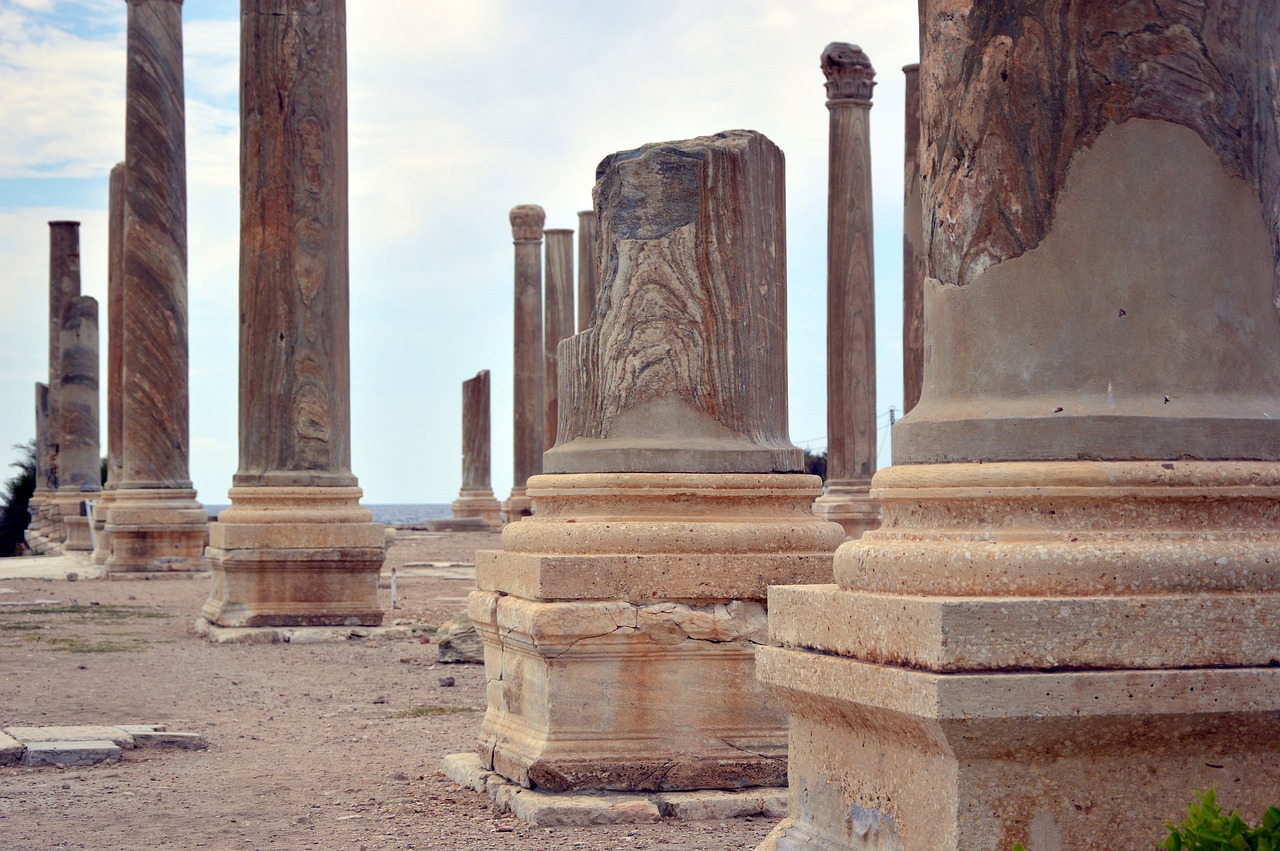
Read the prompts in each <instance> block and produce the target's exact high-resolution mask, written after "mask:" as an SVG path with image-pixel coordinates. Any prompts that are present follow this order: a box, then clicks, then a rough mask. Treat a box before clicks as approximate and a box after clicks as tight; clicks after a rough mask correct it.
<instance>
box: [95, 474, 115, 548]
mask: <svg viewBox="0 0 1280 851" xmlns="http://www.w3.org/2000/svg"><path fill="white" fill-rule="evenodd" d="M115 494H116V491H115V488H108V489H106V490H104V491H103V492H102V496H100V497H99V498H98V504H97V505H95V506H94V508H93V528H94V547H93V555H91V556H90V557H89V561H90V563H91V564H106V563H107V559H108V558H110V557H111V534H110V533H109V532H107V515H108V514H110V513H111V505H112V503H114V502H115Z"/></svg>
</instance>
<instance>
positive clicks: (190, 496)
mask: <svg viewBox="0 0 1280 851" xmlns="http://www.w3.org/2000/svg"><path fill="white" fill-rule="evenodd" d="M128 5H129V18H128V33H127V51H126V55H127V63H128V67H127V71H126V75H125V86H126V98H125V163H126V166H125V176H124V212H123V221H124V237H123V243H124V247H123V259H122V260H121V266H122V273H121V276H122V283H121V287H122V290H123V291H122V293H121V294H120V296H119V299H120V304H121V305H122V311H121V313H122V316H121V318H120V320H119V322H118V324H117V323H116V322H115V321H113V320H110V319H109V320H108V321H109V322H110V323H111V325H112V326H113V327H112V328H111V330H113V331H115V332H116V333H118V335H119V339H120V364H119V371H118V373H117V374H118V375H119V376H120V378H119V379H118V380H119V384H120V394H119V395H120V402H119V405H120V412H119V415H118V416H119V418H120V426H119V428H120V478H119V483H118V487H117V490H118V491H120V493H117V495H116V496H117V498H116V499H115V500H113V502H112V504H111V506H110V508H109V509H108V514H107V520H106V523H107V526H108V527H111V529H110V533H111V535H112V551H111V555H110V557H109V558H108V560H107V566H108V570H113V571H130V572H146V571H174V570H199V569H202V568H203V567H204V561H203V553H204V543H205V538H206V536H207V534H208V516H207V515H206V514H205V511H204V508H203V507H202V506H201V505H200V503H199V502H197V501H196V499H195V491H194V490H193V489H192V487H191V474H190V467H189V464H190V457H189V455H190V451H191V434H190V422H189V417H190V401H189V391H188V386H189V384H188V382H189V375H188V372H189V368H188V343H187V166H186V108H185V101H184V84H183V66H182V3H181V0H128ZM108 298H109V295H108ZM108 416H109V417H110V413H108ZM125 491H127V492H128V493H124V492H125Z"/></svg>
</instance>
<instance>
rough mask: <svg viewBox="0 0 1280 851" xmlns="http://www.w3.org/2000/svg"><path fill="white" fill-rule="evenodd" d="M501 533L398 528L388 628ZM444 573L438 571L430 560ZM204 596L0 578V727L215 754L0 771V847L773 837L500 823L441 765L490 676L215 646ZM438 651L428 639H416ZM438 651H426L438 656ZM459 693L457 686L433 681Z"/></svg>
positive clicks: (431, 614) (186, 590)
mask: <svg viewBox="0 0 1280 851" xmlns="http://www.w3.org/2000/svg"><path fill="white" fill-rule="evenodd" d="M498 546H499V541H498V535H497V534H496V533H451V534H445V535H431V534H428V533H425V532H420V531H408V530H401V531H400V533H399V536H398V537H397V540H396V542H395V544H394V545H393V546H392V548H391V549H390V551H389V552H388V559H387V565H386V567H385V568H384V576H383V580H384V581H383V583H382V584H383V586H384V588H383V590H382V592H381V593H382V595H383V596H384V602H386V603H389V600H390V590H389V582H388V581H387V580H388V578H389V571H390V569H391V568H392V567H396V568H397V597H398V600H397V609H396V611H395V612H394V613H393V615H392V616H391V617H389V618H388V622H392V621H393V620H395V619H403V620H407V621H410V622H412V623H414V624H419V625H422V624H438V623H440V622H441V621H442V620H444V619H445V618H446V617H448V616H449V615H450V614H453V613H455V612H457V611H459V610H460V609H461V608H462V607H463V602H462V601H463V600H464V599H465V597H466V595H467V592H468V591H469V590H470V587H471V585H472V584H473V583H472V580H471V579H470V578H468V577H467V575H466V574H467V573H468V572H467V571H465V570H460V569H459V568H457V567H447V566H444V565H440V564H439V563H447V562H464V563H471V562H474V554H475V551H476V550H477V549H496V548H497V547H498ZM432 562H434V563H437V565H436V566H432V565H431V564H430V563H432ZM207 592H208V580H207V579H203V578H201V579H172V580H154V581H145V580H129V581H111V582H101V581H99V582H88V581H80V582H66V581H53V582H49V581H41V580H13V579H11V580H3V581H0V604H10V603H18V602H31V603H34V601H35V600H50V599H52V600H58V601H61V605H58V606H34V605H33V606H30V607H26V606H12V605H2V606H0V727H8V726H15V725H22V726H48V725H71V724H111V725H118V724H138V723H163V724H167V725H169V728H170V729H171V730H179V731H187V732H195V733H200V734H202V735H203V736H204V737H205V738H206V739H208V741H209V742H210V748H209V749H208V750H207V751H168V750H161V749H143V750H133V751H127V752H126V754H125V758H124V759H123V760H122V761H121V762H119V763H116V764H113V765H103V766H94V767H88V768H67V769H55V768H23V767H3V768H0V848H3V849H28V848H90V849H142V848H216V849H240V848H326V849H332V848H342V849H383V848H386V849H399V848H417V849H441V851H458V850H459V849H561V848H586V849H651V848H664V849H686V850H687V851H693V849H731V848H732V849H751V848H754V847H755V845H756V844H757V843H758V842H759V841H760V840H762V839H763V838H764V836H765V835H766V834H767V833H768V832H769V829H770V828H771V827H772V824H771V822H770V821H769V820H767V819H764V818H756V819H736V820H733V821H729V822H702V823H698V822H694V823H681V822H663V823H659V824H654V825H635V826H623V827H591V828H581V827H575V828H568V827H556V828H543V827H536V826H529V825H524V824H520V823H519V822H516V821H514V820H513V819H510V818H508V817H499V816H495V815H494V813H493V810H492V807H491V805H490V802H489V800H488V798H486V797H484V796H482V795H480V794H478V793H474V792H471V791H467V790H462V789H459V788H458V787H456V786H454V785H453V784H452V783H450V782H449V781H448V780H446V779H445V778H444V776H443V775H442V774H441V773H440V771H439V766H440V761H441V759H442V758H443V757H444V756H445V755H447V754H450V753H457V752H460V751H465V750H470V749H471V748H472V746H473V743H474V740H475V736H476V734H477V732H478V730H479V725H480V719H481V714H482V709H483V706H484V689H483V670H482V668H481V666H478V665H449V666H446V665H439V664H437V663H436V662H435V653H436V647H435V645H434V643H422V641H421V640H416V641H403V640H401V641H378V640H368V639H365V640H358V639H357V640H351V641H348V642H345V643H341V644H306V645H290V644H278V645H257V646H244V645H211V644H209V643H207V642H206V641H204V640H202V639H200V638H198V637H197V636H196V635H195V633H194V631H193V629H192V625H193V623H194V621H195V618H196V615H197V613H198V611H199V608H200V605H201V603H202V602H203V600H204V597H205V595H206V594H207ZM424 634H426V633H424ZM427 640H428V641H430V639H429V638H428V639H427ZM444 677H453V678H454V681H455V684H454V685H453V686H445V685H442V684H441V679H442V678H444Z"/></svg>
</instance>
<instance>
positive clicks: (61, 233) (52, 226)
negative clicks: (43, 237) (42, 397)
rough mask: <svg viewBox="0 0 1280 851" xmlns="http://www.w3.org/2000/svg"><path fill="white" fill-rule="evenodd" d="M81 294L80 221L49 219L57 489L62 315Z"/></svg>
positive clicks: (52, 470) (56, 478) (51, 457)
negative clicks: (51, 220)
mask: <svg viewBox="0 0 1280 851" xmlns="http://www.w3.org/2000/svg"><path fill="white" fill-rule="evenodd" d="M79 297H80V223H79V222H49V441H50V442H49V451H48V464H49V467H48V476H49V487H50V488H52V489H53V490H57V489H58V487H59V486H60V485H61V476H60V475H59V467H60V465H59V458H58V456H59V446H58V442H59V440H60V439H61V437H62V357H61V354H60V346H61V339H62V318H63V315H64V314H65V313H66V310H67V305H69V304H71V302H72V301H74V300H75V299H77V298H79Z"/></svg>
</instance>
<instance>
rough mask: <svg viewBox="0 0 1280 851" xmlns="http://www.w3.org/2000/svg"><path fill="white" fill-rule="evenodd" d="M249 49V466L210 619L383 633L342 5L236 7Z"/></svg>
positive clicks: (243, 302) (298, 0) (245, 181)
mask: <svg viewBox="0 0 1280 851" xmlns="http://www.w3.org/2000/svg"><path fill="white" fill-rule="evenodd" d="M282 12H283V14H282ZM240 51H241V52H240V56H241V59H240V126H241V134H240V180H241V193H240V197H241V202H240V467H239V469H238V470H237V472H236V475H235V478H234V479H233V481H232V487H231V491H230V494H229V495H230V497H231V507H230V508H228V509H226V510H225V511H223V512H222V513H221V514H220V515H219V516H218V523H217V524H215V526H214V527H213V529H212V530H211V534H210V541H209V544H210V550H209V555H210V560H211V561H212V563H213V571H214V575H213V590H212V592H211V594H210V596H209V600H208V602H206V603H205V606H204V615H205V617H206V618H207V619H208V620H209V621H210V622H211V623H213V624H216V625H219V626H289V625H342V624H356V623H359V624H379V623H381V622H382V610H381V609H380V607H379V605H378V573H379V571H380V570H381V568H382V561H383V558H384V555H385V553H384V548H383V547H384V544H383V529H382V526H380V525H378V524H376V523H374V522H372V520H373V517H372V515H371V514H370V512H369V511H368V510H367V509H365V508H362V507H361V506H360V497H361V490H360V488H359V487H357V483H356V477H355V476H354V475H352V472H351V377H350V364H349V359H350V355H349V352H350V328H349V324H350V321H349V309H348V287H349V281H348V259H347V253H348V252H347V73H346V72H347V61H346V4H345V0H284V2H281V0H242V2H241V30H240Z"/></svg>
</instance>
